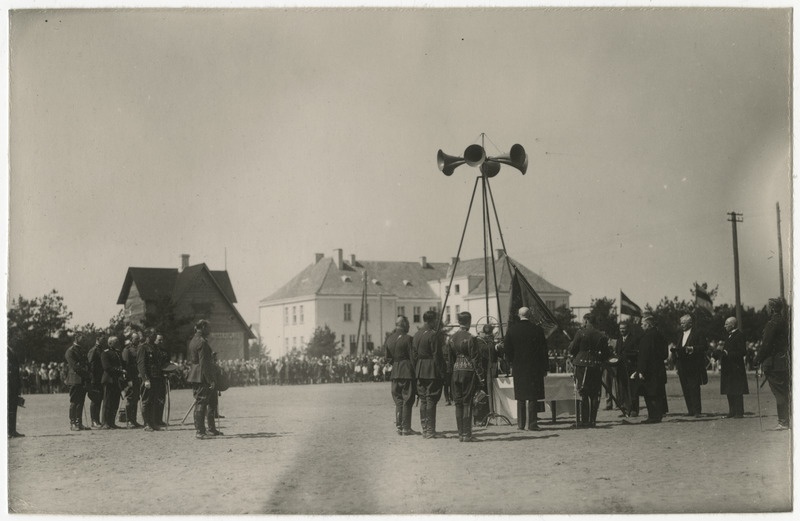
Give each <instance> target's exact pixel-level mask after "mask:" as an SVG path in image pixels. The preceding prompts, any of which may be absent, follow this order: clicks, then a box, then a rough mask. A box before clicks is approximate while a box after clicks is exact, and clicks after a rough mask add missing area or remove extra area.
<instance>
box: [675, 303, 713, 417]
mask: <svg viewBox="0 0 800 521" xmlns="http://www.w3.org/2000/svg"><path fill="white" fill-rule="evenodd" d="M681 330H682V331H681V333H680V334H679V335H678V338H677V339H676V341H675V345H676V346H675V347H674V348H673V354H674V355H675V366H676V368H677V369H678V377H679V378H680V381H681V390H682V391H683V398H684V399H685V400H686V408H687V410H688V415H689V416H694V417H695V418H699V417H700V416H701V415H702V413H703V407H702V404H701V401H700V386H701V385H705V384H707V383H708V373H707V372H706V349H707V346H708V344H707V342H706V337H705V336H704V335H703V334H702V333H701V332H700V331H698V330H697V328H696V327H693V322H692V317H691V316H689V315H684V316H682V317H681Z"/></svg>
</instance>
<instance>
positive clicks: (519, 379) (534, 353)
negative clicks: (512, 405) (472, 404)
mask: <svg viewBox="0 0 800 521" xmlns="http://www.w3.org/2000/svg"><path fill="white" fill-rule="evenodd" d="M517 315H518V316H519V320H518V321H516V322H513V323H512V324H511V325H509V326H508V331H507V332H506V337H505V339H504V340H503V349H504V353H505V357H506V360H508V362H509V363H510V364H511V374H512V375H513V376H514V399H515V400H516V401H517V428H518V429H519V430H525V429H526V428H527V429H528V430H529V431H538V430H539V412H540V411H539V407H540V405H541V409H542V411H543V410H544V403H542V402H540V401H539V400H543V399H544V377H545V376H547V372H548V370H549V369H550V360H549V358H548V356H547V339H546V338H545V336H544V330H542V328H541V326H539V325H537V324H534V323H533V322H531V310H530V308H528V307H521V308H519V311H518V312H517Z"/></svg>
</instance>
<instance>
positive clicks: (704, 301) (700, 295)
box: [694, 282, 714, 313]
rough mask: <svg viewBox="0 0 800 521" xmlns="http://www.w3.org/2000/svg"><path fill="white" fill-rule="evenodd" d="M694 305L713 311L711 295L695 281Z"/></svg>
mask: <svg viewBox="0 0 800 521" xmlns="http://www.w3.org/2000/svg"><path fill="white" fill-rule="evenodd" d="M694 305H695V306H697V307H701V308H706V309H707V310H709V311H711V312H712V313H713V312H714V304H713V303H712V302H711V297H710V296H709V294H708V293H706V290H704V289H703V288H701V287H700V286H698V285H697V283H696V282H695V284H694Z"/></svg>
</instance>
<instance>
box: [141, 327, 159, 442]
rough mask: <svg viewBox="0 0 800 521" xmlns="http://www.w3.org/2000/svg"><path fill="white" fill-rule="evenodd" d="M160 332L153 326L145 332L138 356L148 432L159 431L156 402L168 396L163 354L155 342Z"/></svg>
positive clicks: (145, 425)
mask: <svg viewBox="0 0 800 521" xmlns="http://www.w3.org/2000/svg"><path fill="white" fill-rule="evenodd" d="M157 336H158V333H157V332H156V330H155V329H153V328H147V329H146V330H145V332H144V343H143V344H142V345H141V346H139V352H138V354H137V356H136V366H137V369H138V371H139V378H140V379H141V381H142V386H141V397H142V418H143V420H144V430H145V431H147V432H153V431H159V430H161V428H160V427H159V425H158V424H159V423H160V419H159V418H157V417H156V410H157V407H156V403H157V402H158V400H159V399H160V398H162V397H164V396H166V383H165V382H164V373H163V372H162V371H161V354H160V352H159V349H158V348H156V347H155V345H154V342H155V340H156V337H157Z"/></svg>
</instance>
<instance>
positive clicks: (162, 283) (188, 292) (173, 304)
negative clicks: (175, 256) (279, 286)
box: [117, 254, 255, 360]
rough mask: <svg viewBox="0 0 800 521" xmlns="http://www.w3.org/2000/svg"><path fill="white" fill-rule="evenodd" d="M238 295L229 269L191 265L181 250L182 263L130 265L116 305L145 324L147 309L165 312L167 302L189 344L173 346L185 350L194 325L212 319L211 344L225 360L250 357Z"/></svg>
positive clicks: (128, 317)
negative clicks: (238, 306)
mask: <svg viewBox="0 0 800 521" xmlns="http://www.w3.org/2000/svg"><path fill="white" fill-rule="evenodd" d="M235 303H236V294H235V293H234V292H233V285H232V284H231V279H230V277H229V276H228V272H227V271H212V270H210V269H209V268H208V266H206V265H205V263H202V264H196V265H194V266H190V265H189V255H185V254H184V255H181V264H180V268H135V267H130V268H128V272H127V274H126V275H125V282H124V283H123V284H122V290H121V291H120V294H119V298H118V299H117V304H119V305H122V306H125V310H124V314H125V320H126V321H128V322H130V323H136V324H142V323H144V320H145V317H146V316H147V315H148V314H151V315H153V314H158V313H159V312H163V309H164V306H168V307H169V308H170V311H171V312H172V313H173V314H174V316H175V317H176V319H177V321H178V322H181V323H183V325H181V326H180V328H179V335H178V336H179V338H181V339H183V342H184V345H183V346H181V347H180V349H176V346H170V350H171V351H176V350H177V351H180V352H182V353H185V347H187V346H188V342H189V340H190V339H191V337H192V335H193V334H194V328H193V325H194V324H195V323H196V322H197V321H198V320H200V319H201V318H204V319H206V320H208V321H209V323H210V327H209V343H210V344H211V348H212V349H213V350H214V351H215V352H216V353H217V356H218V357H219V358H220V359H221V360H230V359H237V358H247V353H248V349H247V347H248V344H249V340H250V339H252V338H254V337H255V335H254V334H253V332H252V330H251V329H250V326H249V325H248V324H247V322H245V320H244V318H242V316H241V314H240V313H239V311H238V310H237V309H236V306H235V305H234V304H235Z"/></svg>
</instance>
